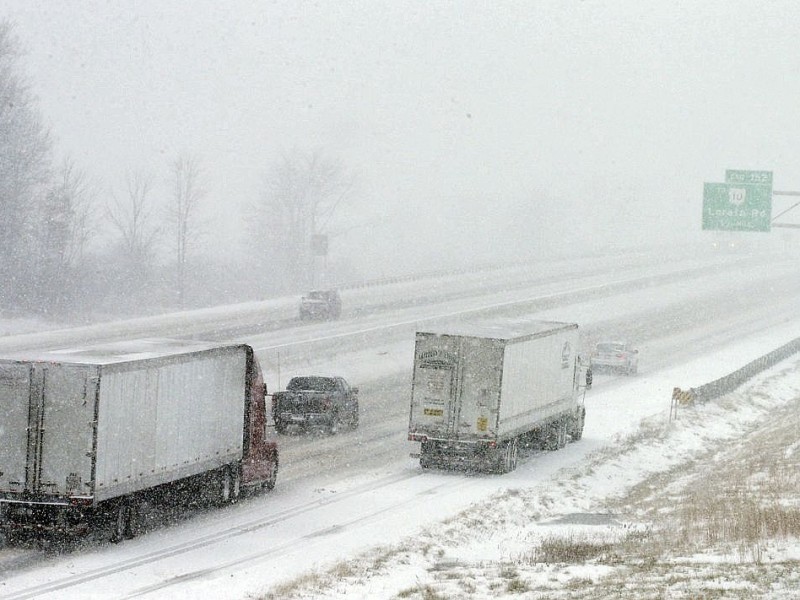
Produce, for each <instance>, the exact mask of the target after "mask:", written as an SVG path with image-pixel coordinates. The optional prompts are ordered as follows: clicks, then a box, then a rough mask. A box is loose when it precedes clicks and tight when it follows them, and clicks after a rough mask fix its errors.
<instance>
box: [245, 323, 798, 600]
mask: <svg viewBox="0 0 800 600" xmlns="http://www.w3.org/2000/svg"><path fill="white" fill-rule="evenodd" d="M797 327H798V324H795V329H796V328H797ZM786 333H787V332H786V330H781V331H780V332H771V333H769V334H767V335H762V336H759V337H758V338H754V339H752V340H747V341H744V342H743V343H741V344H739V345H737V346H736V347H734V348H729V349H727V350H726V351H724V352H719V353H716V354H715V355H713V356H709V357H704V358H703V359H699V360H695V361H693V362H692V363H691V364H688V365H682V366H681V367H680V369H676V370H674V371H673V372H664V373H660V374H659V375H658V377H655V378H648V380H647V381H639V382H636V383H632V384H631V385H628V386H625V387H624V388H617V389H615V390H614V391H613V392H609V393H613V394H614V396H615V397H619V395H620V394H624V396H625V401H627V402H630V403H631V404H635V403H637V402H640V401H641V400H642V398H643V396H646V395H647V394H653V393H657V394H659V395H661V397H662V398H664V403H663V408H664V410H663V411H662V412H661V413H658V414H654V415H652V416H650V417H648V418H646V419H644V420H642V421H641V422H640V423H639V424H638V426H637V427H636V428H635V429H633V430H631V431H628V432H624V433H621V434H620V435H618V436H617V437H616V438H615V440H614V443H612V444H611V445H609V446H605V447H599V448H596V449H594V450H593V451H592V452H590V453H588V455H587V456H586V459H585V460H581V461H578V462H576V463H575V464H572V465H568V466H564V467H562V468H559V469H557V470H555V471H554V472H553V474H552V476H550V477H549V478H548V479H547V480H546V481H544V482H542V483H538V484H536V485H533V486H526V485H525V481H524V475H523V476H521V477H520V476H519V475H517V476H515V477H508V478H506V479H505V480H503V479H498V480H497V492H496V493H495V494H494V495H492V496H491V497H490V498H489V499H487V500H483V501H480V502H476V503H475V504H473V505H471V506H469V507H468V508H466V509H460V507H459V506H458V505H454V507H453V514H452V515H450V514H447V511H444V512H445V515H444V516H443V518H442V519H441V521H439V522H437V523H434V524H432V525H428V526H426V527H423V528H421V529H420V531H418V532H415V533H414V534H413V535H410V536H409V535H403V536H400V537H401V539H399V540H398V539H397V537H398V535H397V533H400V532H392V531H387V530H384V531H383V532H381V536H382V537H383V538H384V539H385V540H387V541H389V540H392V542H393V543H386V544H382V545H380V546H377V547H376V548H374V549H371V550H368V551H366V552H363V553H361V554H359V555H358V556H356V557H347V556H340V557H337V560H336V561H331V560H325V557H322V556H319V557H317V560H319V561H320V562H321V563H322V564H323V565H324V566H323V568H320V569H318V570H316V571H312V572H307V573H303V574H300V575H299V576H296V577H290V578H287V580H286V581H283V582H281V583H279V584H277V585H274V586H269V587H266V588H264V590H263V591H262V592H260V593H256V594H253V596H252V597H256V598H276V599H277V598H289V597H296V598H331V599H333V598H364V599H367V598H421V599H434V598H441V599H444V598H631V599H633V598H650V597H652V598H705V597H714V598H718V597H731V598H755V597H769V598H796V597H798V594H800V576H799V575H797V574H796V573H795V574H793V573H792V572H793V571H796V569H797V567H798V566H800V562H799V561H800V540H797V539H794V538H793V537H791V536H789V537H784V536H782V535H781V536H776V537H770V536H769V535H766V534H764V536H758V538H757V539H755V540H753V541H750V542H749V544H748V543H745V541H737V540H733V541H729V540H722V539H721V540H720V541H719V543H715V544H712V543H706V544H704V543H703V540H702V539H701V540H700V543H699V544H692V545H690V544H688V543H687V544H683V545H680V544H679V545H677V546H676V545H675V544H674V539H671V538H670V539H669V540H668V541H669V542H670V544H669V546H668V548H667V549H663V551H662V552H659V553H657V554H655V555H654V554H653V553H652V550H651V551H648V552H644V551H643V550H641V549H640V552H641V554H637V553H636V552H637V550H636V547H635V546H634V545H632V544H631V543H630V542H628V543H627V544H626V543H624V542H626V540H630V539H631V538H633V539H635V540H644V541H648V540H650V541H652V542H653V543H654V544H657V543H658V540H659V539H660V537H661V536H662V532H660V530H659V528H660V527H669V526H672V525H674V518H675V515H676V514H677V513H679V511H680V509H681V508H685V507H682V506H681V505H680V502H684V501H686V498H683V497H682V496H681V490H682V489H684V488H685V487H686V486H688V485H689V484H690V483H691V482H692V481H693V477H695V478H696V477H697V476H698V474H702V473H703V469H704V468H707V467H708V465H709V464H710V465H713V469H712V470H717V469H718V470H722V465H723V464H725V462H726V454H725V450H726V449H729V448H733V449H736V450H742V449H745V450H747V449H750V447H749V446H748V443H749V441H750V439H751V438H754V437H755V436H756V435H757V434H758V433H759V432H760V431H762V430H763V429H764V428H771V429H770V432H771V433H772V434H774V431H773V430H774V428H775V426H776V421H775V415H776V414H780V415H781V416H786V417H787V418H788V421H786V420H778V421H777V424H782V425H784V426H785V427H783V429H781V431H782V432H783V437H782V438H780V441H781V442H783V443H784V444H785V451H784V454H783V455H781V456H784V457H785V458H786V459H789V458H791V457H794V459H795V460H793V461H792V462H790V463H788V464H786V465H781V464H780V463H781V461H776V462H772V461H768V462H767V464H765V465H761V469H760V470H754V471H750V472H745V473H741V471H735V472H737V473H738V474H739V475H740V476H741V477H742V478H743V479H745V480H746V481H752V482H757V481H758V480H759V478H763V477H767V476H770V474H772V475H771V476H773V477H774V476H775V474H774V471H775V469H781V467H782V466H783V467H784V468H783V470H781V473H780V476H782V477H785V476H789V477H791V478H792V480H791V483H792V484H793V488H791V489H790V492H792V491H793V498H791V499H792V500H794V502H795V503H797V501H798V496H797V492H798V491H800V490H798V487H797V483H798V478H797V475H796V473H797V470H796V468H797V466H798V465H797V462H796V460H797V458H798V457H797V454H798V453H797V444H798V442H797V439H798V438H797V435H798V433H800V418H798V414H797V408H798V407H800V359H798V358H791V359H788V360H786V361H784V362H782V363H781V364H779V365H777V366H775V367H773V368H771V369H769V370H768V371H766V372H764V373H762V374H761V375H759V376H757V377H755V378H754V379H753V380H751V381H750V382H748V383H747V384H746V385H745V386H743V387H742V388H740V389H739V390H737V391H736V392H734V393H732V394H729V395H728V396H725V397H723V398H720V399H718V400H716V401H713V402H710V403H708V404H705V405H700V406H696V407H687V408H682V409H681V410H680V412H679V414H678V418H677V420H673V421H670V420H669V402H668V398H669V395H668V394H667V393H665V392H666V390H665V389H663V388H660V386H659V385H658V382H660V381H662V380H663V381H675V380H677V378H680V377H687V376H688V377H690V378H693V379H694V378H697V379H700V378H702V377H703V376H707V375H708V373H709V372H710V371H714V370H715V366H714V365H721V364H728V365H730V364H745V363H746V362H748V361H749V360H750V359H752V358H754V357H755V356H757V355H758V354H759V353H760V352H762V351H763V349H764V348H765V347H767V346H771V345H774V346H775V347H777V346H778V345H780V344H781V343H783V342H784V341H785V337H786ZM771 335H772V336H774V337H770V336H771ZM770 340H773V341H772V342H770ZM600 385H602V382H601V383H600ZM603 404H604V394H603V393H598V394H595V395H593V397H592V402H591V406H590V411H591V414H592V417H593V418H592V419H589V420H587V428H586V433H585V437H584V440H583V441H581V442H579V443H578V444H580V445H591V444H592V439H596V438H597V433H598V432H599V431H602V430H604V429H606V428H607V427H609V426H612V427H613V425H610V424H609V421H613V420H614V419H617V418H618V415H615V414H604V413H603V412H602V406H603ZM787 429H788V431H789V432H790V435H786V430H787ZM772 437H773V438H774V437H775V435H772ZM782 447H783V446H782ZM553 458H554V457H552V456H545V455H543V456H541V457H537V458H536V459H534V460H535V461H536V462H540V463H543V465H542V466H546V465H545V464H544V463H547V462H550V460H551V459H553ZM736 464H740V463H736ZM787 470H788V473H787V472H786V471H787ZM642 485H645V486H648V489H649V490H650V494H649V496H648V497H650V496H656V497H658V498H660V499H661V502H660V503H659V504H658V510H657V512H656V514H655V515H654V514H647V513H646V511H645V509H644V508H643V507H641V506H640V504H641V505H643V504H644V503H641V502H637V501H636V499H635V498H632V497H631V496H630V494H631V492H632V490H635V489H637V486H642ZM754 485H755V484H754ZM754 489H756V488H755V487H754ZM667 493H668V494H669V495H668V497H664V496H665V494H667ZM650 500H651V502H652V498H650ZM676 502H677V503H678V504H676ZM670 518H673V521H670V520H669V519H670ZM586 547H588V550H587V554H586V555H584V553H583V550H584V549H585V548H586ZM559 549H560V550H561V551H562V554H563V556H567V557H569V556H573V557H574V558H573V560H569V559H568V558H564V557H563V556H558V555H557V551H558V550H559ZM548 550H549V552H550V556H548ZM683 552H686V554H684V553H683ZM554 553H556V558H553V557H552V555H553V554H554ZM627 553H632V554H630V555H627V556H625V555H626V554H627ZM304 554H305V558H306V560H309V561H312V560H314V558H315V553H314V544H311V543H310V544H309V546H308V548H307V549H306V552H305V553H304ZM331 562H333V563H334V564H333V565H331V564H330V563H331ZM643 564H644V565H645V566H646V568H643V567H642V565H643ZM242 591H243V592H244V590H242Z"/></svg>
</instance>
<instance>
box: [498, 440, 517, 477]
mask: <svg viewBox="0 0 800 600" xmlns="http://www.w3.org/2000/svg"><path fill="white" fill-rule="evenodd" d="M518 459H519V442H518V441H517V438H514V439H513V440H510V441H509V442H507V443H506V445H505V452H503V464H502V469H501V472H502V473H511V471H513V470H514V469H516V468H517V461H518Z"/></svg>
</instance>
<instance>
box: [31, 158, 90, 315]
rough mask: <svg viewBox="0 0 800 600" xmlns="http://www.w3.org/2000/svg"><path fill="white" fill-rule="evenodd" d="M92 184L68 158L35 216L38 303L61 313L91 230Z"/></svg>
mask: <svg viewBox="0 0 800 600" xmlns="http://www.w3.org/2000/svg"><path fill="white" fill-rule="evenodd" d="M92 193H93V192H92V190H91V186H90V185H89V183H88V179H87V177H86V175H85V173H84V172H82V171H79V170H78V169H76V168H75V165H74V164H73V163H72V161H70V160H69V159H67V160H65V161H64V162H63V164H62V166H61V167H60V169H59V171H58V174H57V179H56V181H55V182H54V183H53V184H52V185H51V188H50V190H49V191H48V192H47V195H46V197H45V200H44V202H42V204H41V206H40V214H39V218H38V219H37V231H38V232H39V235H38V236H37V239H38V242H39V248H38V251H37V253H36V257H37V266H38V268H37V275H38V282H37V290H38V293H37V294H36V298H37V305H38V307H39V308H41V309H45V310H48V311H49V312H55V313H59V314H63V313H64V311H65V310H66V309H68V308H69V306H70V302H71V300H72V298H73V295H74V293H75V292H76V291H77V288H78V286H76V283H75V281H74V277H73V276H72V275H73V273H74V272H75V271H76V270H78V269H79V268H80V266H81V265H80V264H79V263H80V262H81V261H82V259H83V257H84V251H85V248H86V245H87V243H88V242H89V240H90V238H91V236H92V235H93V233H94V228H93V221H94V215H93V213H92V211H91V209H92V207H91V205H90V200H91V198H92Z"/></svg>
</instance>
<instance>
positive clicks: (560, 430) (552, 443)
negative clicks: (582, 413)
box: [544, 419, 567, 451]
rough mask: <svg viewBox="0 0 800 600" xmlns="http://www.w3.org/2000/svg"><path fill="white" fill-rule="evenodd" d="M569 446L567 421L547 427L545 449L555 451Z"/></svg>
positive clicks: (563, 420) (555, 422)
mask: <svg viewBox="0 0 800 600" xmlns="http://www.w3.org/2000/svg"><path fill="white" fill-rule="evenodd" d="M566 445H567V419H559V420H558V421H553V422H552V423H550V425H548V426H547V434H546V437H545V440H544V449H545V450H549V451H553V450H558V449H559V448H563V447H564V446H566Z"/></svg>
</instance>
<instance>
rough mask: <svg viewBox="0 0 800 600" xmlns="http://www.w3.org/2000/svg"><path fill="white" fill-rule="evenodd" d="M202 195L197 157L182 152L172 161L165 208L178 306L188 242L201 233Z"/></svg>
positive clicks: (182, 295)
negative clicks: (169, 232)
mask: <svg viewBox="0 0 800 600" xmlns="http://www.w3.org/2000/svg"><path fill="white" fill-rule="evenodd" d="M204 197H205V190H204V189H203V187H202V185H201V169H200V164H199V162H198V160H197V158H196V157H193V156H190V155H188V154H181V155H180V156H178V158H176V159H175V161H174V162H173V163H172V202H171V203H170V204H169V205H168V211H167V214H168V218H169V221H170V225H171V227H172V236H173V242H174V247H175V248H174V249H175V260H176V275H177V287H178V304H179V305H180V307H181V308H183V307H184V305H185V298H186V264H187V257H188V255H189V249H190V245H191V244H192V242H194V241H195V240H196V239H197V236H198V234H199V232H200V228H199V220H198V216H197V209H198V207H199V205H200V203H201V201H202V200H203V198H204Z"/></svg>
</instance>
